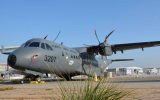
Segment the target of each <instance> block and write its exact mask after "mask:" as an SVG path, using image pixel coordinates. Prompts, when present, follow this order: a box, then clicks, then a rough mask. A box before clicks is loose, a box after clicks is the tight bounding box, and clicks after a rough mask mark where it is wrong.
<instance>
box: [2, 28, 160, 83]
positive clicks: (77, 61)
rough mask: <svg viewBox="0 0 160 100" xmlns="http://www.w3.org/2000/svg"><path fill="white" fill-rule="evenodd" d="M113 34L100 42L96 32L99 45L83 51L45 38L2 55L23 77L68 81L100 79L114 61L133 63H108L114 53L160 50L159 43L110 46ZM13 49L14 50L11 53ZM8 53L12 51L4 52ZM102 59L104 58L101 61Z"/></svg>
mask: <svg viewBox="0 0 160 100" xmlns="http://www.w3.org/2000/svg"><path fill="white" fill-rule="evenodd" d="M113 32H114V30H113V31H112V32H110V33H109V34H108V35H107V36H106V37H105V39H104V41H103V42H100V40H99V38H98V36H97V32H96V31H95V35H96V38H97V40H98V42H99V44H98V45H91V46H85V47H77V48H69V47H66V46H64V45H63V44H58V43H55V42H54V41H49V40H47V39H46V38H47V36H46V37H45V38H43V39H41V38H33V39H30V40H28V41H27V42H26V43H24V44H23V45H22V46H20V47H11V48H2V49H0V50H1V52H2V53H3V54H8V55H9V56H8V60H7V63H8V65H9V66H11V67H12V68H14V69H17V70H21V71H24V72H26V73H32V72H40V73H54V74H56V75H58V76H60V77H62V78H65V79H66V80H70V79H71V77H72V76H76V75H91V74H90V72H91V70H92V71H93V72H95V74H97V76H100V75H101V74H103V71H104V69H105V68H106V67H107V65H108V64H109V63H111V62H113V61H128V60H132V59H118V60H108V59H106V58H107V56H111V55H112V54H113V53H114V54H116V52H118V51H120V52H122V53H123V51H124V50H130V49H138V48H141V49H142V50H143V49H144V48H146V47H153V46H160V41H151V42H138V43H126V44H113V45H109V44H108V43H107V40H108V38H109V36H110V35H111V34H112V33H113ZM14 49H15V50H14ZM7 50H14V51H13V52H7ZM96 55H101V56H102V59H104V58H105V59H106V60H104V64H105V66H102V64H101V63H100V62H99V61H98V60H96V59H95V56H96ZM103 57H104V58H103ZM30 77H32V79H33V80H38V79H39V75H35V74H34V75H32V76H30Z"/></svg>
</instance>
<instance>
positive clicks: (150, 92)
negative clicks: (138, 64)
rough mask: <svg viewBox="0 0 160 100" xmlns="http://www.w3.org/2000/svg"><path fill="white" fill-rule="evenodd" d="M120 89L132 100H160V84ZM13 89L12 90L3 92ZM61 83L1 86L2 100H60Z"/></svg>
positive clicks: (131, 84)
mask: <svg viewBox="0 0 160 100" xmlns="http://www.w3.org/2000/svg"><path fill="white" fill-rule="evenodd" d="M61 84H64V85H65V86H66V87H67V88H70V87H73V86H74V84H76V85H77V84H78V85H81V84H83V83H82V82H80V81H70V82H66V81H63V82H61ZM113 84H116V85H117V86H118V87H119V88H122V89H124V90H127V91H132V93H131V94H132V95H131V96H130V97H128V98H127V100H128V99H130V100H160V82H124V83H123V82H122V83H113ZM7 87H12V89H8V90H2V89H3V88H7ZM60 98H61V96H60V90H59V82H56V81H53V82H46V83H45V84H0V100H58V99H59V100H60Z"/></svg>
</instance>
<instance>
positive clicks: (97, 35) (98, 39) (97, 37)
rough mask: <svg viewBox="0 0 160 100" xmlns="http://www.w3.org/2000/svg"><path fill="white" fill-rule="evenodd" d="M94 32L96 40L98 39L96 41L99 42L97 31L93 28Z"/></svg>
mask: <svg viewBox="0 0 160 100" xmlns="http://www.w3.org/2000/svg"><path fill="white" fill-rule="evenodd" d="M94 33H95V35H96V38H97V40H98V42H99V44H100V43H101V42H100V41H99V38H98V35H97V31H96V30H94Z"/></svg>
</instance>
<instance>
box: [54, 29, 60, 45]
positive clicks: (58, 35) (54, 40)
mask: <svg viewBox="0 0 160 100" xmlns="http://www.w3.org/2000/svg"><path fill="white" fill-rule="evenodd" d="M60 33H61V31H59V32H58V34H57V36H56V37H55V39H54V40H53V42H55V41H56V40H57V39H58V37H59V35H60Z"/></svg>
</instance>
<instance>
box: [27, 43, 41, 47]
mask: <svg viewBox="0 0 160 100" xmlns="http://www.w3.org/2000/svg"><path fill="white" fill-rule="evenodd" d="M39 44H40V43H39V42H32V43H31V44H30V45H29V47H39Z"/></svg>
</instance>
